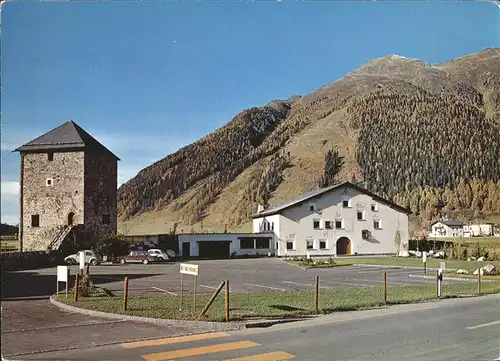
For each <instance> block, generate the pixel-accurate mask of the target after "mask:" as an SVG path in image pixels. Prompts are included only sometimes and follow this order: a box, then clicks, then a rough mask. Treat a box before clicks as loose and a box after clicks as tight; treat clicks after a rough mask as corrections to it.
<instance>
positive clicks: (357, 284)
mask: <svg viewBox="0 0 500 361" xmlns="http://www.w3.org/2000/svg"><path fill="white" fill-rule="evenodd" d="M323 282H330V283H339V284H341V285H349V286H361V287H375V286H374V285H369V284H367V283H355V282H340V281H332V280H330V279H328V280H323Z"/></svg>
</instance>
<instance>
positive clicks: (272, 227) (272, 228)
mask: <svg viewBox="0 0 500 361" xmlns="http://www.w3.org/2000/svg"><path fill="white" fill-rule="evenodd" d="M271 231H274V222H271Z"/></svg>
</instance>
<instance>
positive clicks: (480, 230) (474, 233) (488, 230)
mask: <svg viewBox="0 0 500 361" xmlns="http://www.w3.org/2000/svg"><path fill="white" fill-rule="evenodd" d="M493 226H494V224H493V223H484V224H466V225H464V237H488V236H493V235H494V229H493Z"/></svg>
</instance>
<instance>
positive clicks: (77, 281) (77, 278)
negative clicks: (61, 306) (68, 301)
mask: <svg viewBox="0 0 500 361" xmlns="http://www.w3.org/2000/svg"><path fill="white" fill-rule="evenodd" d="M79 276H80V275H79V274H78V273H77V274H76V275H75V302H76V301H78V283H79V278H80V277H79Z"/></svg>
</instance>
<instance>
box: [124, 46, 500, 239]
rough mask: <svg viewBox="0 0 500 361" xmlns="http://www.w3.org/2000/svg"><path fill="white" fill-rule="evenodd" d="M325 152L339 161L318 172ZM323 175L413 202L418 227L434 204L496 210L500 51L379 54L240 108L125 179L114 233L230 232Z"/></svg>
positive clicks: (476, 211) (477, 212)
mask: <svg viewBox="0 0 500 361" xmlns="http://www.w3.org/2000/svg"><path fill="white" fill-rule="evenodd" d="M332 150H335V151H336V152H337V153H338V157H339V158H341V159H342V162H341V163H343V165H342V167H341V168H340V171H339V173H338V174H337V175H336V176H335V177H326V178H325V175H328V172H331V171H332V169H333V170H334V169H335V166H333V163H332V162H333V160H332V157H331V154H332V153H331V151H332ZM329 151H330V156H329V157H327V158H326V162H325V155H326V154H327V152H329ZM325 167H326V172H325ZM325 179H327V180H328V179H331V180H336V181H342V180H352V179H356V180H357V181H364V182H365V183H364V184H366V186H367V187H368V188H369V189H371V190H373V191H375V192H377V193H380V194H381V195H384V196H387V197H389V198H391V199H393V200H395V201H396V202H398V203H401V204H402V205H406V206H409V207H411V209H412V210H413V211H414V212H415V214H416V215H417V216H418V217H417V218H416V219H415V220H416V221H417V223H418V227H419V228H421V227H422V226H425V225H426V224H427V223H428V222H430V220H432V219H433V218H434V217H436V209H435V207H434V206H435V204H436V203H437V202H438V200H442V201H443V202H444V205H445V208H444V209H443V211H445V212H446V211H465V210H469V213H468V214H467V216H468V217H472V216H474V217H486V216H488V215H491V214H496V213H500V49H498V48H495V49H486V50H484V51H482V52H480V53H477V54H472V55H468V56H465V57H461V58H458V59H454V60H451V61H449V62H446V63H442V64H427V63H424V62H422V61H419V60H415V59H406V58H403V57H400V56H394V55H392V56H385V57H382V58H378V59H374V60H372V61H369V62H368V63H366V64H365V65H364V66H362V67H360V68H359V69H357V70H355V71H353V72H352V73H350V74H348V75H346V76H345V77H343V78H342V79H340V80H338V81H336V82H335V83H332V84H329V85H326V86H324V87H322V88H320V89H318V90H317V91H315V92H313V93H310V94H308V95H305V96H302V97H300V96H295V97H292V98H290V99H288V100H283V101H272V102H270V103H269V104H267V105H265V106H263V107H256V108H251V109H247V110H244V111H243V112H241V113H240V114H238V115H236V116H235V117H234V118H233V119H232V120H231V121H230V122H229V123H228V124H226V125H225V126H224V127H222V128H220V129H218V130H217V131H215V132H213V133H211V134H209V135H207V136H206V137H204V138H203V139H201V140H199V141H197V142H195V143H193V144H191V145H189V146H187V147H184V148H182V149H180V150H179V151H177V152H176V153H174V154H172V155H169V156H167V157H166V158H164V159H162V160H160V161H159V162H157V163H155V164H153V165H151V166H149V167H147V168H145V169H143V170H142V171H141V172H139V174H138V175H137V176H136V177H135V178H133V179H131V180H130V181H129V182H127V183H125V184H124V185H122V186H121V187H120V189H119V216H120V220H121V221H122V222H121V225H123V224H125V225H126V226H125V227H121V230H122V231H125V232H130V233H144V232H147V233H155V232H166V231H168V229H169V228H171V227H172V226H173V224H174V223H178V224H179V225H180V227H181V229H183V230H184V231H189V230H190V229H191V226H192V225H195V228H197V229H198V230H199V228H200V226H201V225H203V226H204V227H210V226H213V227H216V228H218V229H223V228H224V226H228V227H229V228H232V227H236V226H239V225H243V224H245V223H247V222H248V220H249V218H248V217H249V216H250V215H251V214H253V213H254V212H255V211H256V209H257V204H258V203H264V204H268V205H272V204H276V203H280V202H281V201H284V200H286V199H288V198H290V197H293V196H296V195H298V194H300V193H302V192H306V191H309V190H312V189H314V188H316V187H318V186H319V185H320V184H321V185H324V182H325ZM471 209H472V210H471ZM471 212H472V213H471ZM459 213H460V212H459ZM461 214H463V215H464V216H465V213H464V212H462V213H461ZM201 222H202V223H201Z"/></svg>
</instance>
